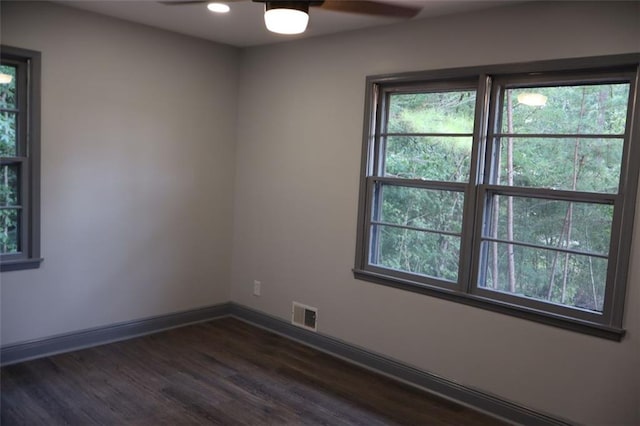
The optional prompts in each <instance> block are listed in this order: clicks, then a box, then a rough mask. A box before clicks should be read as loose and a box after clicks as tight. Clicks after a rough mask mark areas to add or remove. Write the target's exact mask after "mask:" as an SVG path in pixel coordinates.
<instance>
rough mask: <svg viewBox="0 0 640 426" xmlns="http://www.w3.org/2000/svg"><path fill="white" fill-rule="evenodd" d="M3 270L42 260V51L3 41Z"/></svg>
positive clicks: (0, 96) (0, 99)
mask: <svg viewBox="0 0 640 426" xmlns="http://www.w3.org/2000/svg"><path fill="white" fill-rule="evenodd" d="M0 53H1V55H0V59H1V61H0V268H1V269H0V270H1V271H11V270H17V269H28V268H37V267H38V266H39V265H40V262H41V259H40V132H39V131H40V122H39V121H40V54H39V53H38V52H34V51H30V50H25V49H17V48H13V47H8V46H2V47H0Z"/></svg>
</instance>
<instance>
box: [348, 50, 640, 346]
mask: <svg viewBox="0 0 640 426" xmlns="http://www.w3.org/2000/svg"><path fill="white" fill-rule="evenodd" d="M637 75H638V56H635V55H625V56H618V57H606V58H588V59H580V60H572V61H555V62H544V63H532V64H526V65H522V64H520V65H513V66H495V67H486V68H484V69H478V68H474V69H455V70H445V71H436V72H425V73H411V74H402V75H393V76H379V77H370V78H369V79H368V82H367V88H368V97H367V104H366V116H365V138H364V139H365V140H364V148H363V167H362V180H361V194H360V208H359V222H358V245H357V254H356V265H355V269H354V272H355V275H356V277H357V278H361V279H365V280H370V281H375V282H378V283H382V284H387V285H392V286H396V287H400V288H404V289H408V290H412V291H416V292H421V293H426V294H429V295H432V296H437V297H444V298H448V299H450V300H455V301H458V302H462V303H467V304H471V305H475V306H478V307H482V308H486V309H491V310H495V311H500V312H503V313H507V314H513V315H517V316H521V317H524V318H527V319H532V320H536V321H541V322H545V323H548V324H551V325H555V326H560V327H565V328H570V329H574V330H578V331H583V332H586V333H590V334H594V335H598V336H602V337H606V338H611V339H619V338H621V336H622V335H623V333H624V330H623V325H622V312H623V308H624V296H625V291H626V285H627V278H626V276H627V270H628V264H629V251H630V247H631V230H632V224H633V223H632V222H633V217H634V207H635V198H636V191H637V184H638V168H639V165H638V161H632V159H633V158H636V159H637V158H639V157H638V155H639V154H640V146H639V145H640V140H638V137H637V134H638V130H637V128H638V127H639V125H638V123H637V117H636V115H637V114H635V115H634V111H635V110H636V108H637V105H635V103H637V102H638V101H637V100H636V99H637V98H636V90H637V88H636V84H637V82H636V79H637Z"/></svg>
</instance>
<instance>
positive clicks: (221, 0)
mask: <svg viewBox="0 0 640 426" xmlns="http://www.w3.org/2000/svg"><path fill="white" fill-rule="evenodd" d="M241 1H249V0H173V1H161V2H160V3H162V4H165V5H168V6H183V5H188V4H206V3H208V4H209V8H210V9H211V10H214V8H216V7H220V8H222V9H221V11H228V10H229V8H228V6H227V7H225V6H226V5H227V3H236V2H241ZM251 1H252V2H254V3H264V10H265V12H264V22H265V24H266V26H267V29H268V30H269V31H271V32H274V33H279V34H300V33H303V32H304V31H305V30H306V28H307V23H308V22H309V7H317V8H320V9H324V10H331V11H335V12H347V13H358V14H364V15H374V16H388V17H391V18H413V17H414V16H416V15H417V14H418V13H419V12H420V10H421V8H419V7H414V6H406V5H401V4H397V3H396V4H392V3H384V2H379V1H366V0H324V1H322V0H306V1H305V0H294V1H283V0H251ZM213 5H216V6H213ZM212 6H213V7H212ZM225 9H226V10H225Z"/></svg>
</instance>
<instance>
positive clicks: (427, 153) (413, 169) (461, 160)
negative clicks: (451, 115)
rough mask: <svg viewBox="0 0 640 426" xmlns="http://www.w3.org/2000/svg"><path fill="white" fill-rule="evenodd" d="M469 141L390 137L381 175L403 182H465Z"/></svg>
mask: <svg viewBox="0 0 640 426" xmlns="http://www.w3.org/2000/svg"><path fill="white" fill-rule="evenodd" d="M471 145H472V139H471V137H455V136H439V137H418V136H390V137H388V138H387V147H386V155H385V163H384V175H385V176H393V177H400V178H405V179H425V180H436V181H445V182H468V181H469V168H470V166H471Z"/></svg>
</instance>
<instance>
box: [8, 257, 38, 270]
mask: <svg viewBox="0 0 640 426" xmlns="http://www.w3.org/2000/svg"><path fill="white" fill-rule="evenodd" d="M43 260H44V259H42V258H37V259H20V260H7V261H3V262H2V263H0V272H9V271H21V270H24V269H38V268H39V267H40V264H41V263H42V261H43Z"/></svg>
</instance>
